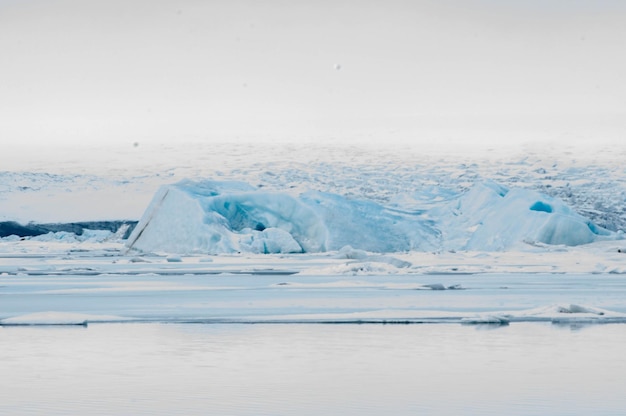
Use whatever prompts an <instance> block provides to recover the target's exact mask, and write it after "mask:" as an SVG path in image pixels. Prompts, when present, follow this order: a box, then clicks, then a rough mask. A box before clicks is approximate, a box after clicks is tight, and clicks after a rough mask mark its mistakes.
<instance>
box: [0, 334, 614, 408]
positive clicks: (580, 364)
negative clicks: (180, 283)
mask: <svg viewBox="0 0 626 416" xmlns="http://www.w3.org/2000/svg"><path fill="white" fill-rule="evenodd" d="M625 344H626V325H624V324H610V325H609V324H607V325H591V326H557V325H553V324H550V323H515V324H512V325H509V326H504V327H495V328H494V327H480V326H479V327H476V326H463V325H458V324H437V325H428V324H427V325H349V324H346V325H321V324H211V325H207V324H164V323H140V324H130V323H126V324H123V323H122V324H120V323H116V324H92V325H89V326H88V327H80V326H78V327H0V374H2V377H0V392H1V393H0V397H1V399H0V414H3V415H4V414H7V415H35V414H36V415H42V414H45V415H85V414H89V415H111V414H116V415H148V414H149V415H171V414H185V415H207V414H220V415H296V414H297V415H322V414H323V415H330V414H337V415H416V414H428V415H504V414H506V415H529V414H532V415H551V416H554V415H588V414H601V415H618V414H619V415H622V414H624V412H625V411H626V397H625V396H624V395H623V385H624V377H626V376H624V374H626V356H624V354H623V346H624V345H625Z"/></svg>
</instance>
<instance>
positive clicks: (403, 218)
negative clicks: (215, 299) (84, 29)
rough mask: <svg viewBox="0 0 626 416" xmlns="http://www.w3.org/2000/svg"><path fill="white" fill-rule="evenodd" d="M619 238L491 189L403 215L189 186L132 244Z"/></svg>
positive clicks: (392, 246)
mask: <svg viewBox="0 0 626 416" xmlns="http://www.w3.org/2000/svg"><path fill="white" fill-rule="evenodd" d="M616 238H618V234H616V233H612V232H609V231H607V230H604V229H602V228H601V227H598V226H597V225H595V224H593V223H592V222H591V221H589V220H588V219H586V218H585V217H583V216H581V215H579V214H577V213H575V212H574V211H573V210H571V209H570V208H569V207H567V206H566V205H565V204H564V203H563V202H562V201H560V200H558V199H555V198H551V197H548V196H546V195H542V194H540V193H538V192H534V191H530V190H524V189H510V190H509V189H507V188H505V187H502V186H499V185H497V184H494V183H484V184H478V185H476V186H474V187H473V188H472V189H471V190H469V191H468V192H465V193H461V194H459V195H457V197H456V198H452V200H451V201H450V199H445V200H442V201H440V202H438V203H437V202H435V203H434V206H433V207H432V208H431V209H429V210H409V209H406V207H405V209H402V210H400V209H397V208H391V207H386V206H383V205H381V204H378V203H375V202H372V201H365V200H351V199H348V198H346V197H343V196H340V195H335V194H330V193H323V192H305V193H302V194H300V195H291V194H288V193H279V192H267V191H264V190H261V189H258V188H255V187H252V186H250V185H248V184H246V183H243V182H217V181H204V182H192V181H183V182H180V183H177V184H174V185H168V186H164V187H162V188H161V189H160V190H159V191H158V192H157V193H156V195H155V197H154V198H153V200H152V202H151V204H150V205H149V207H148V209H147V210H146V212H145V213H144V215H143V217H142V218H141V220H140V222H139V224H138V225H137V227H136V228H135V230H134V231H133V233H132V234H131V236H130V237H129V239H128V243H127V246H128V248H132V249H137V250H140V251H146V252H169V253H210V254H218V253H237V252H249V253H315V252H325V251H337V250H343V251H342V252H340V255H345V256H346V257H347V258H351V257H352V258H359V259H363V260H364V259H365V258H366V257H367V256H369V254H366V252H374V253H390V252H406V251H433V250H441V249H447V250H451V249H454V250H480V251H498V250H507V249H510V248H512V247H514V246H516V245H520V244H521V243H524V242H525V243H542V244H563V245H568V246H573V245H580V244H586V243H591V242H594V241H597V240H601V239H616ZM345 247H348V248H345ZM368 260H370V261H375V262H380V263H390V262H389V261H388V259H384V258H382V259H381V258H378V259H372V258H368ZM381 260H382V261H381ZM391 264H393V262H391ZM393 265H394V266H396V267H406V266H407V265H397V264H393Z"/></svg>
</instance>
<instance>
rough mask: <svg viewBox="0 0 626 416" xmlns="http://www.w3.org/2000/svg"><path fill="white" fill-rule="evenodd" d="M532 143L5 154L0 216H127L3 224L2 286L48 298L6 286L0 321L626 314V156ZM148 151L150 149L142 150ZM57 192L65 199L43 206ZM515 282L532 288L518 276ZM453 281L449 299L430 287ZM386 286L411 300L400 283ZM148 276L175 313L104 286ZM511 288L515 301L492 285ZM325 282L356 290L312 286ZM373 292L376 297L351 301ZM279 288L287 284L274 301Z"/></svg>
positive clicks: (143, 284) (148, 286)
mask: <svg viewBox="0 0 626 416" xmlns="http://www.w3.org/2000/svg"><path fill="white" fill-rule="evenodd" d="M525 146H526V147H523V146H522V147H520V148H518V149H510V148H506V149H502V148H498V147H495V148H491V149H478V148H477V147H475V148H474V150H475V153H474V154H471V153H470V154H467V153H466V154H461V153H460V152H458V153H455V152H454V151H450V150H448V151H446V152H445V153H444V152H442V150H441V149H437V148H436V147H435V148H431V149H422V148H417V149H416V148H413V149H411V148H402V149H398V148H395V149H386V151H385V149H383V148H380V147H379V148H378V149H377V148H376V145H375V144H370V145H363V146H356V145H354V144H345V145H314V144H310V145H308V146H305V147H303V148H300V149H298V148H297V147H295V146H291V145H289V144H278V145H266V146H254V145H250V146H248V147H241V148H238V149H235V150H233V149H231V148H230V147H229V146H228V144H227V143H222V144H221V145H215V144H211V145H210V146H208V145H205V146H204V147H202V145H201V143H198V142H196V143H194V142H188V143H184V142H183V143H181V144H179V145H178V146H175V147H172V145H169V147H168V146H167V145H152V146H146V147H147V149H145V150H144V149H141V148H136V147H132V148H129V149H126V150H125V151H126V153H121V151H122V150H123V149H120V148H108V149H107V148H104V149H102V150H101V151H100V152H99V154H98V157H99V158H100V159H99V160H90V159H89V158H87V157H81V156H87V154H83V155H81V153H80V152H81V151H86V149H81V148H80V147H76V148H74V149H69V150H68V151H74V152H75V155H76V157H77V159H76V161H75V162H74V163H75V165H74V166H71V165H70V166H65V165H64V166H51V167H49V168H48V169H49V171H45V172H41V171H40V169H39V168H38V167H37V165H36V164H31V165H29V164H28V163H29V162H28V161H27V160H24V161H22V164H21V165H20V166H21V169H14V170H13V171H7V172H4V173H2V176H3V177H4V178H6V179H5V180H4V181H3V183H5V185H4V186H5V188H4V190H3V192H2V194H1V198H2V200H3V206H4V207H5V213H4V214H3V215H4V218H3V219H5V220H6V221H14V222H16V223H18V224H20V225H23V226H26V227H27V226H30V227H31V228H32V227H34V226H35V225H36V224H34V222H35V221H36V223H39V224H42V223H46V222H47V223H51V222H56V223H57V226H60V225H59V224H61V223H63V222H65V223H69V222H73V223H74V224H79V223H80V221H83V222H84V223H83V227H93V228H97V225H98V224H108V225H111V224H114V225H115V224H117V226H118V227H119V228H118V229H109V230H106V229H100V230H98V229H89V228H79V231H76V232H70V231H57V232H48V233H45V234H40V235H35V236H24V235H22V236H17V235H11V236H5V237H3V238H2V239H1V240H0V256H1V257H2V265H1V266H0V274H1V275H2V279H3V288H4V289H3V290H4V292H5V293H7V294H11V297H14V298H15V299H19V296H29V295H33V296H37V297H38V298H41V299H42V300H40V301H38V302H31V301H26V300H19V301H18V300H15V301H14V302H4V303H3V310H2V316H1V317H0V318H1V319H2V321H1V322H2V323H3V324H4V325H10V324H17V323H21V324H28V323H32V324H36V323H49V324H54V323H59V324H60V323H67V322H69V323H82V322H89V321H91V322H96V321H102V320H105V321H116V322H117V321H125V320H132V321H143V320H148V321H151V320H155V319H156V320H158V321H163V322H168V321H170V320H171V321H176V322H178V321H181V320H183V321H184V320H192V321H206V322H212V321H220V322H223V321H231V320H235V321H237V320H243V321H250V322H257V321H267V320H271V321H280V322H292V321H293V322H305V321H313V322H318V321H329V322H330V321H335V320H337V321H369V322H382V321H394V320H397V321H401V322H403V321H410V322H422V321H424V320H427V321H429V322H451V321H453V322H469V321H474V320H476V321H481V320H487V321H489V320H492V319H495V320H500V321H501V322H506V323H508V322H510V321H520V320H522V321H524V320H548V321H549V320H553V321H560V320H569V321H576V320H580V321H581V322H582V321H584V322H587V321H591V322H622V321H624V320H625V319H626V318H625V316H626V315H622V314H623V313H626V308H624V306H623V305H622V304H621V302H615V301H614V300H613V299H615V297H614V296H615V293H617V292H619V291H620V290H621V289H620V282H621V280H622V279H621V276H623V275H624V274H626V242H625V241H624V233H623V228H622V224H623V223H624V221H625V217H624V211H623V209H624V208H623V206H624V199H625V197H624V195H626V182H625V181H624V179H623V178H624V177H626V176H625V174H626V172H625V171H624V167H623V165H622V164H621V160H622V158H620V157H618V156H616V155H615V152H614V151H613V150H614V149H610V148H609V147H608V146H609V144H607V147H599V148H597V149H589V148H584V147H582V148H581V146H580V145H578V147H577V145H576V143H566V144H563V145H562V146H561V147H559V148H555V147H542V146H539V148H537V147H535V148H533V147H532V145H530V144H528V145H525ZM535 146H538V145H535ZM533 149H534V150H533ZM539 151H540V152H541V153H540V154H539V153H538V152H539ZM115 152H120V153H119V154H116V153H115ZM498 152H500V153H498ZM517 152H519V153H517ZM144 153H146V154H144ZM192 153H193V155H192ZM286 153H289V154H290V155H291V156H292V157H291V158H289V157H287V156H286ZM485 154H486V155H488V156H487V157H485V156H483V155H485ZM223 155H226V156H228V157H223ZM142 156H143V157H145V158H147V160H153V161H155V163H154V165H152V166H151V165H146V164H141V163H137V164H135V163H134V161H135V160H141V158H142ZM113 157H118V158H119V159H118V166H122V163H126V165H125V169H124V170H123V171H122V172H124V173H125V174H126V175H127V176H122V174H121V173H120V174H118V175H120V176H119V177H115V176H113V178H112V177H111V176H110V175H109V174H108V172H107V174H104V172H102V171H101V169H102V167H103V166H106V165H107V163H103V162H102V161H106V160H107V158H113ZM194 158H195V160H194ZM185 160H186V161H188V162H189V163H188V164H185V163H184V162H183V161H185ZM162 172H169V173H168V174H167V175H162ZM163 176H165V177H163ZM69 185H71V188H68V186H69ZM131 193H133V197H129V194H131ZM94 195H97V196H98V197H99V198H100V200H99V201H98V203H97V204H96V205H92V203H93V202H94V201H93V200H92V198H93V196H94ZM75 201H83V204H80V203H75ZM138 201H143V205H144V206H143V211H140V210H139V209H138V208H137V204H138ZM64 204H71V206H70V207H69V208H71V211H70V210H69V209H68V210H62V209H59V210H51V207H52V208H54V207H55V206H57V205H58V206H62V205H64ZM94 208H95V209H94ZM109 212H110V213H109ZM19 213H22V215H24V213H28V215H30V216H31V217H30V218H29V221H30V222H27V221H25V220H24V218H23V217H20V216H19V215H18V214H19ZM98 221H99V222H98ZM89 224H94V225H89ZM131 231H132V232H131ZM250 276H252V278H251V277H250ZM581 276H582V277H581ZM68 279H69V280H68ZM568 279H574V280H575V282H569V280H568ZM531 281H532V282H535V283H533V284H536V285H538V286H537V288H535V287H533V285H532V284H531V283H530V282H531ZM26 282H28V283H26ZM512 282H517V283H515V284H514V283H512ZM537 282H538V283H537ZM552 282H555V284H556V286H554V288H553V289H548V288H547V287H550V285H551V284H552ZM556 282H559V283H558V284H557V283H556ZM583 282H587V283H583ZM598 282H603V284H601V285H600V284H599V283H598ZM516 284H521V285H524V287H526V288H528V291H517V290H512V288H513V287H514V286H515V285H516ZM581 284H583V286H584V285H585V284H587V285H588V289H589V290H592V288H595V287H596V285H599V286H600V287H604V288H605V290H606V295H607V296H606V298H603V297H601V296H600V297H598V296H593V297H591V296H588V295H587V294H586V295H585V296H580V293H578V292H575V293H572V294H571V296H568V294H569V290H568V289H569V288H570V287H571V288H573V289H576V290H580V286H579V285H581ZM73 285H76V286H75V287H74V286H73ZM543 285H548V286H547V287H546V288H544V286H543ZM494 287H495V288H501V289H499V291H498V290H496V291H495V292H494V296H493V297H491V296H483V297H481V299H480V301H479V302H478V303H474V302H471V303H468V302H467V301H464V300H463V299H464V298H466V297H467V298H469V299H474V297H475V296H476V295H475V293H476V292H475V291H476V290H480V291H482V290H484V289H486V288H494ZM539 288H543V289H541V290H540V292H543V293H542V296H537V294H536V290H539ZM442 289H443V290H446V289H447V290H448V291H450V293H451V294H450V295H449V297H450V298H451V299H454V301H453V302H448V301H447V300H446V301H443V300H441V299H442V298H441V297H440V295H438V294H436V293H433V295H431V296H436V298H432V299H430V298H429V296H427V295H425V294H424V292H423V291H437V290H442ZM29 290H32V293H30V294H29ZM239 290H241V291H242V292H241V293H239V292H238V291H239ZM250 290H252V291H250ZM256 290H259V291H260V292H259V293H263V296H264V297H265V298H264V300H263V302H262V305H264V306H258V305H256V306H254V307H253V308H248V307H245V306H242V304H241V303H239V302H236V303H235V304H233V305H228V302H226V300H225V298H224V293H232V292H233V291H234V293H239V294H238V295H237V296H244V295H242V294H244V293H250V294H251V295H250V296H252V297H253V298H254V297H256V296H257V295H256V294H255V293H256ZM595 290H596V289H594V293H595ZM193 291H196V292H194V293H196V294H198V293H202V292H203V291H206V293H207V295H209V294H213V295H215V294H217V293H219V294H220V296H219V299H220V301H219V302H218V303H219V305H221V306H220V307H217V306H216V305H213V304H211V303H210V302H209V303H207V304H206V306H204V307H200V306H198V304H197V300H196V299H195V296H191V297H189V296H186V295H183V294H189V293H190V292H193ZM389 291H392V292H394V293H396V292H397V294H398V296H401V297H404V296H407V299H406V302H399V301H396V300H394V301H390V298H389V297H388V295H389ZM453 291H454V293H452V292H453ZM616 291H617V292H616ZM144 292H145V293H146V294H148V293H149V294H151V295H152V296H166V297H171V296H174V295H173V293H177V294H179V295H180V296H177V299H178V301H177V303H176V304H177V305H178V309H177V311H176V312H175V313H174V312H171V316H170V315H168V313H165V312H164V310H163V308H162V307H161V306H158V305H159V303H158V302H157V303H155V304H154V305H152V307H153V308H154V310H150V309H148V310H146V309H142V312H140V313H138V312H137V311H135V310H134V308H135V307H134V306H132V304H127V303H126V302H123V303H120V304H115V303H114V302H113V300H112V299H111V296H112V295H114V294H115V296H116V297H115V298H116V299H123V298H120V297H119V296H120V294H123V293H132V294H133V295H137V294H141V293H144ZM505 292H506V294H507V296H506V297H505V298H506V299H511V298H513V299H515V300H514V301H511V304H507V303H506V302H505V301H503V300H502V299H501V298H500V297H499V295H500V294H501V293H505ZM320 293H322V294H323V295H322V298H323V297H324V296H331V297H333V298H334V297H335V294H337V295H340V298H341V299H344V298H345V299H347V300H346V302H348V304H350V305H352V302H357V304H358V306H355V305H352V306H350V305H343V304H342V302H340V301H336V302H332V303H327V302H324V301H321V300H320V299H319V296H320V295H319V294H320ZM372 293H376V294H379V295H380V299H377V300H376V301H372V302H371V303H368V302H361V301H359V300H362V299H363V298H364V297H367V298H370V297H372ZM418 293H419V294H418ZM481 293H484V292H481ZM510 293H514V294H515V296H514V297H512V296H509V294H510ZM583 293H584V291H583ZM86 294H90V295H89V296H90V297H89V299H90V300H89V302H85V301H84V295H86ZM270 294H272V296H274V295H275V296H278V297H279V298H280V299H282V300H281V301H277V303H276V305H274V304H273V302H272V301H271V297H270ZM331 294H333V295H331ZM96 295H97V296H96ZM609 295H610V296H609ZM58 296H63V299H64V303H63V305H57V304H56V302H55V301H54V299H55V298H57V297H58ZM91 296H96V297H97V298H98V299H101V300H102V302H105V303H104V304H102V305H99V304H98V303H97V302H95V301H93V299H91ZM416 296H419V299H422V300H420V301H417V300H416V299H413V298H414V297H416ZM69 299H72V302H69V301H68V300H69ZM133 299H134V298H133ZM157 299H158V297H157ZM287 299H289V301H287ZM374 299H376V297H375V296H374ZM434 299H438V300H439V301H441V302H442V303H441V304H440V305H437V304H436V303H434V304H433V302H435V301H434ZM44 300H49V301H50V302H51V303H50V304H48V302H47V301H44ZM74 302H75V303H74ZM112 302H113V303H112ZM225 302H226V303H225ZM422 302H425V303H424V304H422ZM455 302H458V303H455ZM9 305H12V306H9ZM46 305H49V306H46ZM53 305H56V306H53ZM289 305H291V306H289ZM304 305H316V306H315V307H313V306H309V307H308V308H307V307H305V306H304ZM324 305H326V306H324ZM462 305H467V306H466V308H467V309H464V307H463V306H462ZM572 308H573V309H572ZM572 310H574V312H572ZM112 311H115V313H111V312H112ZM598 311H601V312H598ZM65 313H67V314H68V315H67V316H66V315H65ZM76 314H78V315H76ZM92 315H93V316H92ZM110 315H114V316H115V317H111V316H110ZM101 316H105V317H104V318H102V317H101Z"/></svg>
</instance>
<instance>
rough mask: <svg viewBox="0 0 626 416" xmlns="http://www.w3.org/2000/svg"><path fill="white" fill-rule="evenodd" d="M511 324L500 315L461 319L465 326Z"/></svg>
mask: <svg viewBox="0 0 626 416" xmlns="http://www.w3.org/2000/svg"><path fill="white" fill-rule="evenodd" d="M509 322H510V321H509V319H508V318H506V317H504V316H499V315H479V316H475V317H467V318H462V319H461V323H462V324H464V325H485V324H488V325H508V324H509Z"/></svg>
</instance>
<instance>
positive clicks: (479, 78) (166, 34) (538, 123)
mask: <svg viewBox="0 0 626 416" xmlns="http://www.w3.org/2000/svg"><path fill="white" fill-rule="evenodd" d="M625 22H626V2H624V1H620V0H615V1H610V0H596V1H579V0H563V1H556V0H523V1H522V0H520V1H496V0H473V1H468V0H452V1H417V0H407V1H401V0H379V1H367V0H360V1H356V0H354V1H350V0H316V1H312V0H307V1H304V0H285V1H279V0H269V1H259V0H223V1H220V0H215V1H210V0H207V1H200V0H134V1H131V0H0V143H2V144H7V143H15V142H19V143H26V144H42V143H61V142H66V143H78V142H80V143H88V144H101V143H113V142H119V143H124V142H134V141H140V142H146V141H150V140H179V139H180V138H185V137H187V138H194V139H205V138H206V140H217V139H223V138H227V139H233V138H239V139H241V140H244V139H248V140H250V139H252V140H257V139H258V140H266V139H283V138H289V139H291V140H308V139H310V138H312V137H313V138H316V137H322V138H327V139H328V138H331V139H332V138H339V139H342V140H349V139H351V140H354V139H359V140H360V139H361V138H370V139H375V140H413V141H417V142H419V141H420V140H422V141H427V140H431V139H432V138H433V137H436V138H438V139H442V138H451V137H455V138H456V139H459V138H460V139H463V138H464V137H465V136H466V137H468V138H471V137H483V138H484V137H492V138H496V139H498V140H500V139H502V138H504V139H507V140H517V139H520V138H526V139H527V138H528V137H529V135H531V136H532V135H533V134H539V135H541V134H543V135H546V136H551V137H553V138H564V140H565V139H569V138H571V137H574V138H578V139H584V140H591V139H593V140H597V139H602V138H611V139H615V140H621V141H622V142H625V141H626V140H624V138H625V137H624V136H625V135H626V23H625ZM531 138H532V137H531Z"/></svg>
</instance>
